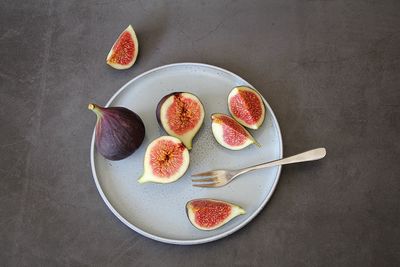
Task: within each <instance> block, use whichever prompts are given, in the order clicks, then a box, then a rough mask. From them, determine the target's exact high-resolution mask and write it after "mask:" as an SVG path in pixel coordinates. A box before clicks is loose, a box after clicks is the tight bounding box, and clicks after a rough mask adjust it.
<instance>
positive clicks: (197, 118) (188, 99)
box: [156, 92, 204, 150]
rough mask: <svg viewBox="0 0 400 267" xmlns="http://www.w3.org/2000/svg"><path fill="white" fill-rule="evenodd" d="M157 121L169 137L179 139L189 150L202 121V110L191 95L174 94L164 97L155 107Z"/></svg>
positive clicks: (198, 102)
mask: <svg viewBox="0 0 400 267" xmlns="http://www.w3.org/2000/svg"><path fill="white" fill-rule="evenodd" d="M156 116H157V121H158V123H159V124H160V126H161V127H162V128H163V129H164V130H165V131H166V132H167V133H168V134H169V135H171V136H174V137H176V138H179V139H180V140H181V141H182V143H183V144H184V145H185V146H186V147H187V148H188V149H189V150H190V149H192V140H193V138H194V136H195V135H196V134H197V132H198V131H199V130H200V127H201V125H202V124H203V121H204V108H203V104H202V103H201V102H200V100H199V98H198V97H197V96H195V95H193V94H191V93H185V92H174V93H171V94H168V95H166V96H164V97H163V98H162V99H161V100H160V102H159V103H158V105H157V110H156Z"/></svg>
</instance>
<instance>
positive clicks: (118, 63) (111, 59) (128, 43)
mask: <svg viewBox="0 0 400 267" xmlns="http://www.w3.org/2000/svg"><path fill="white" fill-rule="evenodd" d="M138 52H139V42H138V40H137V37H136V33H135V31H134V30H133V28H132V26H131V25H129V26H128V28H126V29H125V30H124V31H123V32H122V33H121V34H120V35H119V37H118V39H117V40H116V41H115V43H114V45H113V46H112V48H111V50H110V52H109V53H108V55H107V59H106V61H107V64H108V65H110V66H111V67H113V68H114V69H119V70H123V69H129V68H130V67H132V65H133V64H134V63H135V61H136V58H137V55H138Z"/></svg>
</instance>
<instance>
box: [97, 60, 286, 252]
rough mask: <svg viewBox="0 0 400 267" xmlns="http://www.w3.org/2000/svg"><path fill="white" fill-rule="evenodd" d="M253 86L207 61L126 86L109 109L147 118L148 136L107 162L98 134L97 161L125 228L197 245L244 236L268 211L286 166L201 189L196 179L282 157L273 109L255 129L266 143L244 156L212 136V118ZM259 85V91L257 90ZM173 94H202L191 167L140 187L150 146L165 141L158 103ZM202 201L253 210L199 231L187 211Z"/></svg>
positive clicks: (101, 185)
mask: <svg viewBox="0 0 400 267" xmlns="http://www.w3.org/2000/svg"><path fill="white" fill-rule="evenodd" d="M238 85H249V86H251V85H250V84H249V83H248V82H247V81H245V80H244V79H242V78H241V77H239V76H237V75H236V74H234V73H232V72H229V71H227V70H224V69H221V68H218V67H215V66H211V65H206V64H200V63H178V64H171V65H165V66H161V67H158V68H155V69H152V70H149V71H147V72H145V73H143V74H141V75H139V76H137V77H135V78H134V79H132V80H131V81H130V82H128V83H127V84H125V85H124V86H123V87H122V88H121V89H119V90H118V91H117V92H116V93H115V94H114V96H113V97H112V98H111V99H110V100H109V101H108V103H107V106H124V107H127V108H129V109H131V110H133V111H135V112H136V113H137V114H139V115H140V116H141V118H142V119H143V121H144V124H145V127H146V137H145V140H144V142H143V144H142V145H141V147H140V148H139V149H138V150H137V151H136V152H135V153H134V154H133V155H131V156H130V157H128V158H126V159H123V160H121V161H108V160H106V159H104V158H103V157H102V156H101V155H100V154H99V153H97V152H96V148H95V145H94V134H93V138H92V144H91V150H90V157H91V167H92V172H93V177H94V180H95V183H96V186H97V189H98V191H99V193H100V195H101V197H102V198H103V200H104V202H105V203H106V205H107V206H108V208H109V209H110V210H111V211H112V212H113V213H114V214H115V216H117V217H118V219H120V220H121V221H122V222H123V223H124V224H125V225H127V226H128V227H130V228H131V229H133V230H135V231H136V232H138V233H140V234H142V235H144V236H146V237H149V238H152V239H154V240H158V241H161V242H165V243H171V244H179V245H193V244H201V243H206V242H210V241H214V240H217V239H220V238H223V237H225V236H227V235H230V234H232V233H233V232H235V231H237V230H239V229H240V228H241V227H243V226H245V225H246V224H247V223H248V222H250V221H251V220H252V219H253V218H254V217H255V216H256V215H257V214H258V213H259V212H260V211H261V209H262V208H263V207H264V206H265V204H266V203H267V202H268V200H269V199H270V197H271V195H272V193H273V192H274V189H275V187H276V185H277V183H278V180H279V175H280V171H281V167H280V166H279V167H274V168H269V169H264V170H259V171H256V172H252V173H249V174H246V175H243V177H241V178H239V179H237V180H235V181H234V182H232V183H230V184H229V185H227V186H225V187H222V188H217V189H207V188H195V187H192V185H191V177H190V174H191V173H198V172H203V171H207V170H212V169H216V168H240V167H246V166H249V165H253V164H256V163H261V162H266V161H270V160H274V159H278V158H282V136H281V132H280V129H279V125H278V122H277V120H276V118H275V115H274V113H273V111H272V109H271V107H270V106H269V105H268V103H267V102H266V101H265V99H263V100H264V103H265V105H266V118H265V121H264V124H263V125H262V126H261V128H260V129H258V130H256V131H252V130H251V133H252V134H253V136H254V137H255V138H256V139H257V140H258V142H259V143H260V144H261V145H262V147H261V148H258V147H256V146H254V145H251V146H249V147H247V148H245V149H243V150H240V151H231V150H228V149H226V148H223V147H222V146H220V145H219V144H218V143H217V142H216V141H215V139H214V137H213V136H212V132H211V120H210V115H211V114H212V113H216V112H220V113H226V114H229V112H228V107H227V96H228V94H229V92H230V90H231V89H232V88H233V87H234V86H238ZM251 87H252V86H251ZM174 91H186V92H190V93H193V94H195V95H197V96H198V97H199V98H200V100H201V101H202V103H203V105H204V109H205V113H206V114H205V118H204V125H203V127H202V128H201V129H200V131H199V133H198V134H197V136H196V137H195V139H194V140H193V149H192V150H191V152H190V166H189V169H188V171H187V172H186V174H185V175H184V176H183V177H182V178H180V179H179V180H178V181H176V182H174V183H171V184H152V183H147V184H139V183H138V182H137V179H138V177H140V175H141V174H142V171H143V157H144V152H145V150H146V147H147V145H148V144H149V143H150V142H151V141H152V140H154V139H155V138H157V137H159V136H161V135H166V133H165V132H164V131H163V130H162V129H160V127H159V126H158V123H157V119H156V116H155V109H156V106H157V103H158V101H159V100H160V99H161V98H162V97H163V96H164V95H166V94H168V93H171V92H174ZM195 198H214V199H221V200H225V201H228V202H232V203H235V204H237V205H239V206H241V207H242V208H244V209H245V210H246V212H247V213H246V214H245V215H241V216H239V217H237V218H235V219H233V220H232V221H230V222H229V223H227V224H225V225H224V226H222V227H221V228H219V229H216V230H214V231H200V230H197V229H196V228H194V227H193V226H192V224H191V223H190V222H189V220H188V218H187V216H186V213H185V205H186V203H187V202H188V201H189V200H192V199H195Z"/></svg>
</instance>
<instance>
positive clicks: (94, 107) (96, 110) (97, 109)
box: [88, 103, 101, 118]
mask: <svg viewBox="0 0 400 267" xmlns="http://www.w3.org/2000/svg"><path fill="white" fill-rule="evenodd" d="M88 109H89V110H91V111H93V112H94V113H96V115H97V117H98V118H99V117H100V116H101V111H100V110H101V109H100V107H99V106H98V105H96V104H93V103H90V104H89V105H88Z"/></svg>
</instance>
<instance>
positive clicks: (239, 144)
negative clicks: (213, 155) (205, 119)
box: [211, 113, 260, 150]
mask: <svg viewBox="0 0 400 267" xmlns="http://www.w3.org/2000/svg"><path fill="white" fill-rule="evenodd" d="M211 120H212V123H211V129H212V132H213V135H214V137H215V140H217V142H218V143H219V144H220V145H222V146H223V147H226V148H228V149H231V150H240V149H243V148H245V147H247V146H248V145H251V144H255V145H257V146H260V144H259V143H258V142H257V141H256V140H255V139H254V137H253V136H251V134H250V133H249V132H248V131H247V130H246V129H245V128H244V127H243V126H242V125H240V124H239V123H238V122H237V121H235V120H234V119H233V118H231V117H230V116H228V115H225V114H221V113H214V114H212V115H211Z"/></svg>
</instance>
